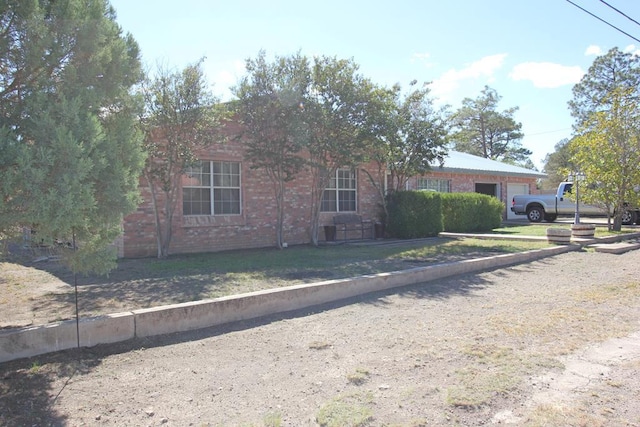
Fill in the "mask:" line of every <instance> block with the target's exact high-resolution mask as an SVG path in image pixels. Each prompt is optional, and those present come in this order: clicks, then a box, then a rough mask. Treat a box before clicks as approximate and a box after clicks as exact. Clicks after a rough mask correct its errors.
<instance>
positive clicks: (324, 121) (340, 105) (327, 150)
mask: <svg viewBox="0 0 640 427" xmlns="http://www.w3.org/2000/svg"><path fill="white" fill-rule="evenodd" d="M311 70H312V72H311V87H310V90H309V96H308V97H307V101H306V103H305V104H304V111H305V122H306V124H307V127H308V139H307V149H308V152H309V162H308V168H309V170H310V175H311V178H312V185H311V225H310V230H309V231H310V238H311V242H312V244H313V245H317V244H318V230H319V223H320V212H321V209H322V200H323V195H324V192H325V189H326V188H328V187H329V186H330V184H331V182H332V180H333V179H335V177H336V171H337V170H338V169H340V168H348V169H351V170H352V171H353V173H355V169H356V168H357V166H358V165H360V164H361V163H362V162H363V161H365V159H366V158H367V156H368V152H369V147H370V144H371V141H372V134H371V130H372V129H371V127H370V126H369V122H368V118H367V112H368V111H369V110H368V108H369V107H370V105H371V101H372V99H374V97H375V94H376V86H375V85H374V84H373V83H372V82H371V81H370V80H369V79H367V78H365V77H364V76H362V75H361V74H360V73H358V65H357V64H356V63H355V62H354V61H353V60H351V59H348V60H347V59H337V58H334V57H327V56H318V57H315V58H314V61H313V64H312V67H311ZM339 208H340V207H338V209H339Z"/></svg>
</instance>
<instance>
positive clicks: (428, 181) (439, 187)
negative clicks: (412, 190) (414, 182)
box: [418, 178, 451, 193]
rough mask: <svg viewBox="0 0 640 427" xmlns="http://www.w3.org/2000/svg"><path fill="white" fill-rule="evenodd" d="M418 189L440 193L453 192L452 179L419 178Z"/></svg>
mask: <svg viewBox="0 0 640 427" xmlns="http://www.w3.org/2000/svg"><path fill="white" fill-rule="evenodd" d="M418 190H431V191H437V192H438V193H451V180H450V179H440V178H418Z"/></svg>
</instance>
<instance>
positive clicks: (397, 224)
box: [387, 191, 443, 239]
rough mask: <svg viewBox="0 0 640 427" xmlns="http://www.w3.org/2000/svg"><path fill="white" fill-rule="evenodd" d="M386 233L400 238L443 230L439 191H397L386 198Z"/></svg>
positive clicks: (429, 234)
mask: <svg viewBox="0 0 640 427" xmlns="http://www.w3.org/2000/svg"><path fill="white" fill-rule="evenodd" d="M388 212H389V218H388V221H387V233H388V234H389V236H391V237H397V238H400V239H415V238H420V237H429V236H436V235H437V234H438V233H439V232H441V231H442V230H443V224H442V199H441V197H440V193H434V192H430V191H398V192H395V193H393V194H391V195H389V198H388Z"/></svg>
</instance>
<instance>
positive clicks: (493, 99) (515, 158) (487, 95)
mask: <svg viewBox="0 0 640 427" xmlns="http://www.w3.org/2000/svg"><path fill="white" fill-rule="evenodd" d="M500 99H502V97H501V96H500V95H498V92H496V90H495V89H492V88H490V87H489V86H485V87H484V89H483V90H482V92H481V95H480V96H479V97H478V98H476V99H471V98H465V99H463V100H462V107H461V108H460V109H459V110H458V111H457V112H456V113H455V114H454V115H453V117H452V119H453V126H454V128H456V132H454V134H453V135H452V141H453V147H454V149H455V150H458V151H462V152H464V153H469V154H473V155H476V156H480V157H484V158H486V159H492V160H499V161H502V162H506V163H511V164H519V165H524V164H526V162H527V160H528V159H529V156H531V151H530V150H528V149H526V148H524V147H523V146H522V144H521V139H522V137H523V134H522V132H521V129H522V123H518V122H516V121H515V119H514V118H513V115H514V113H515V112H516V111H517V110H518V107H512V108H508V109H506V110H504V111H502V112H500V111H497V108H498V103H499V102H500Z"/></svg>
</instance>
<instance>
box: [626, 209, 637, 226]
mask: <svg viewBox="0 0 640 427" xmlns="http://www.w3.org/2000/svg"><path fill="white" fill-rule="evenodd" d="M636 219H637V218H636V213H635V212H634V211H624V212H622V224H624V225H632V224H633V223H635V222H636Z"/></svg>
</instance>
